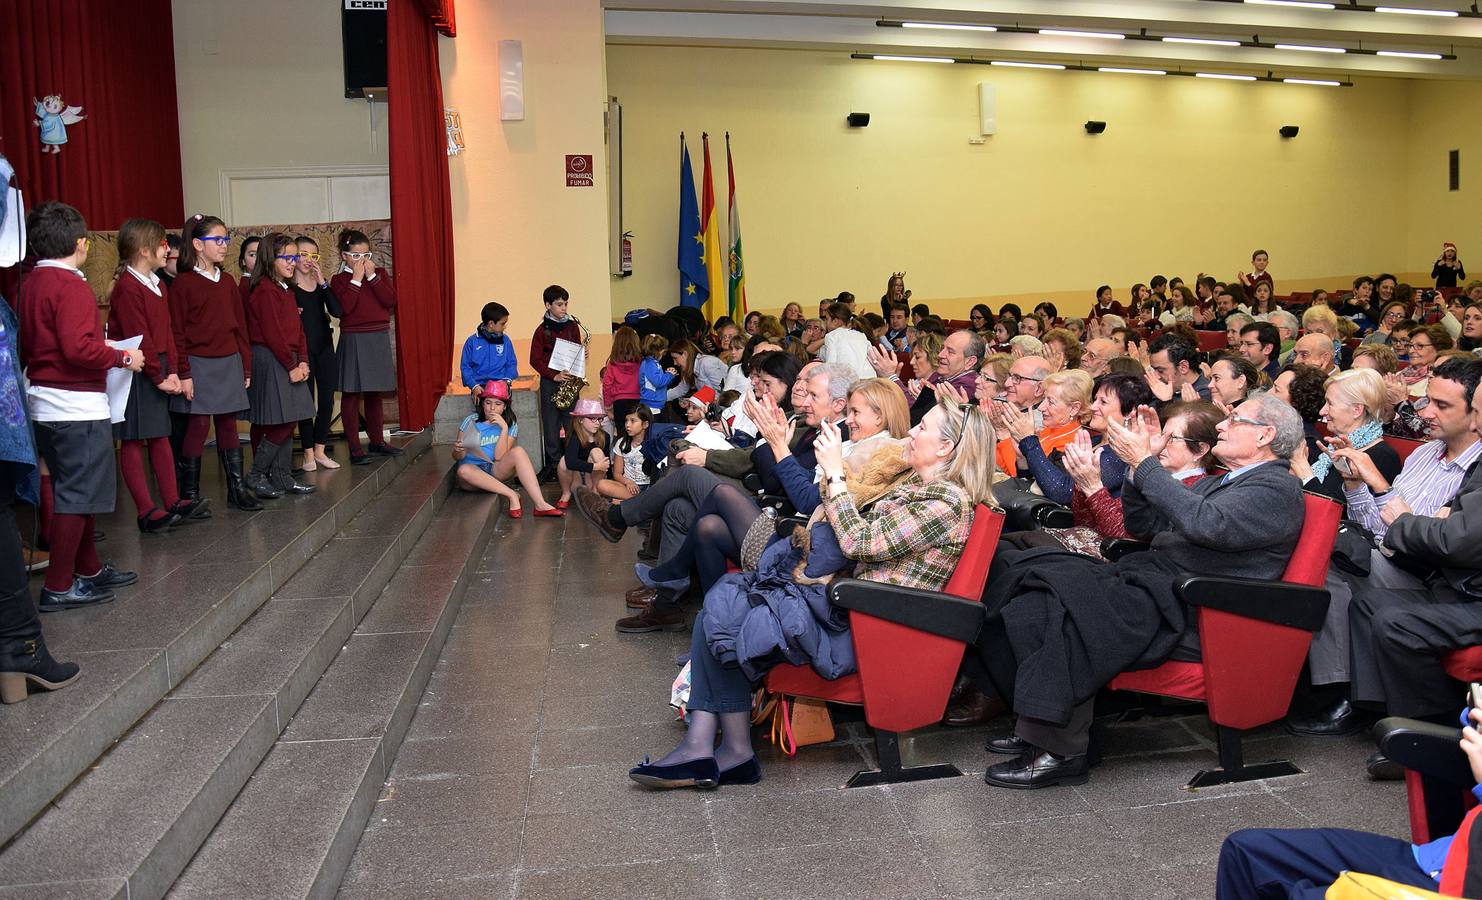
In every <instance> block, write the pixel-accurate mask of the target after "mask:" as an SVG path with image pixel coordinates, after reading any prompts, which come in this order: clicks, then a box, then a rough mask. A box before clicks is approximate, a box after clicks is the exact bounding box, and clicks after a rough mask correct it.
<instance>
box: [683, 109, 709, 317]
mask: <svg viewBox="0 0 1482 900" xmlns="http://www.w3.org/2000/svg"><path fill="white" fill-rule="evenodd" d="M709 299H710V276H709V274H708V273H707V272H706V270H705V235H704V233H703V232H702V231H701V230H700V203H699V201H698V200H696V199H695V172H694V170H693V169H691V168H690V151H689V147H687V146H685V143H684V134H683V133H681V134H680V135H679V305H680V306H704V305H705V301H707V300H709Z"/></svg>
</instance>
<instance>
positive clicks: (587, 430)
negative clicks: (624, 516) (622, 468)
mask: <svg viewBox="0 0 1482 900" xmlns="http://www.w3.org/2000/svg"><path fill="white" fill-rule="evenodd" d="M606 418H607V414H606V412H604V411H603V409H602V404H601V403H598V402H597V401H596V400H586V399H583V400H578V401H576V405H575V406H573V407H571V427H570V428H568V429H566V452H565V453H564V454H563V455H562V456H561V461H560V462H559V463H558V464H557V465H556V480H557V481H559V482H560V483H561V498H560V499H559V500H557V501H556V508H557V509H565V508H566V507H567V506H569V505H570V504H571V489H572V488H573V487H575V486H576V485H578V484H580V485H582V486H583V487H589V488H591V489H592V490H594V491H595V490H598V484H599V483H600V481H601V480H602V479H604V478H605V477H606V476H607V470H608V467H609V466H610V465H611V464H612V461H611V460H610V459H609V454H610V453H611V452H612V438H611V437H609V436H608V434H607V431H606V430H604V429H603V427H602V422H603V420H604V419H606ZM624 496H627V495H626V494H624Z"/></svg>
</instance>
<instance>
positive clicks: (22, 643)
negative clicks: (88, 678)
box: [0, 634, 81, 703]
mask: <svg viewBox="0 0 1482 900" xmlns="http://www.w3.org/2000/svg"><path fill="white" fill-rule="evenodd" d="M80 674H81V672H80V671H79V669H78V667H77V663H63V662H57V661H56V660H55V659H53V658H52V655H51V654H50V653H48V652H47V649H46V641H44V640H42V638H41V635H40V634H37V635H36V636H35V637H34V638H24V639H22V638H9V639H5V640H0V702H4V703H19V702H21V701H22V700H24V699H26V693H27V688H26V685H27V683H30V684H34V685H36V686H37V687H39V688H42V689H43V690H48V691H55V690H58V689H60V688H64V687H66V686H67V685H69V684H71V683H72V682H74V681H76V680H77V677H78V676H79V675H80Z"/></svg>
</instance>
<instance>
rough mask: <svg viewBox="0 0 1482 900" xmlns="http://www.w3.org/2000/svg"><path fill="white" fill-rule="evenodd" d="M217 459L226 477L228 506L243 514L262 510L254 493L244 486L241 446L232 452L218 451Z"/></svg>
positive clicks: (231, 450)
mask: <svg viewBox="0 0 1482 900" xmlns="http://www.w3.org/2000/svg"><path fill="white" fill-rule="evenodd" d="M216 457H217V458H218V459H220V460H221V471H222V473H223V474H224V475H225V476H226V505H227V506H229V507H231V508H232V509H240V510H242V511H243V512H256V511H258V510H259V509H262V504H261V503H259V502H258V499H257V498H256V497H255V496H253V494H252V492H251V491H249V490H247V489H246V488H245V487H243V486H242V482H243V480H244V478H243V476H242V448H241V446H236V447H233V448H232V449H230V450H217V451H216Z"/></svg>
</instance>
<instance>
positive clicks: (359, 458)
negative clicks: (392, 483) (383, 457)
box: [350, 453, 371, 466]
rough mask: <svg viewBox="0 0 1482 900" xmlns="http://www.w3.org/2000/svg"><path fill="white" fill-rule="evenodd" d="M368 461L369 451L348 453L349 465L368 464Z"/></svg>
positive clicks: (369, 460) (369, 459)
mask: <svg viewBox="0 0 1482 900" xmlns="http://www.w3.org/2000/svg"><path fill="white" fill-rule="evenodd" d="M370 463H371V458H370V454H369V453H360V454H355V453H351V454H350V465H352V466H368V465H370Z"/></svg>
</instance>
